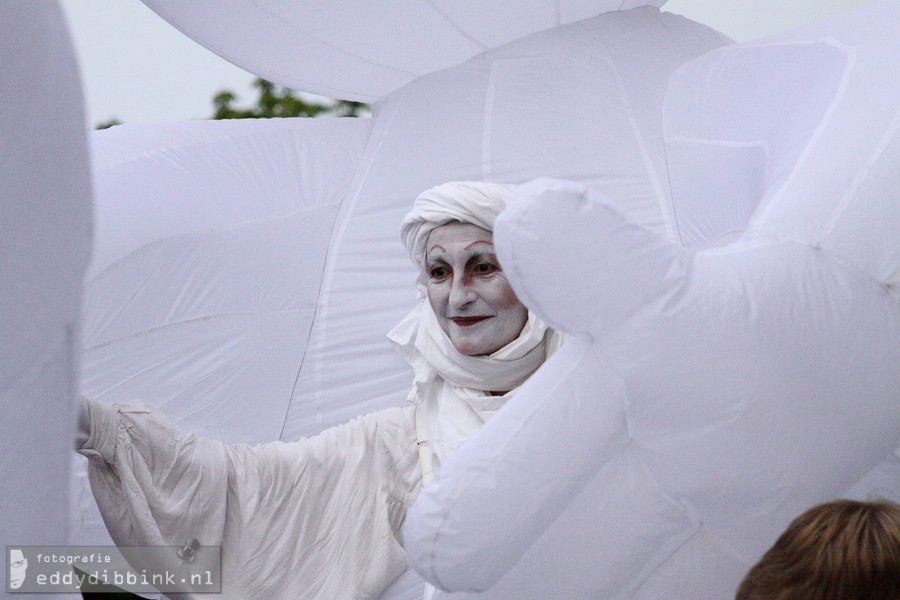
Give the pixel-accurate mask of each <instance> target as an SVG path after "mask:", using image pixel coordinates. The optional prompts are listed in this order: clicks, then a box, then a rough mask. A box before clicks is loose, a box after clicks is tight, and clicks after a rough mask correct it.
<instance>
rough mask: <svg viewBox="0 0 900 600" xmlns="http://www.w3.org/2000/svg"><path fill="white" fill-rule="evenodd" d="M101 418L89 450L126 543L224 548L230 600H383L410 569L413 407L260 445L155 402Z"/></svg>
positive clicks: (114, 409) (417, 475) (102, 496)
mask: <svg viewBox="0 0 900 600" xmlns="http://www.w3.org/2000/svg"><path fill="white" fill-rule="evenodd" d="M89 407H90V415H91V434H90V437H89V439H88V441H87V443H86V444H85V445H84V447H83V449H82V450H81V453H82V454H84V455H86V456H88V457H89V458H90V459H91V460H90V467H89V471H90V479H91V487H92V489H93V491H94V495H95V497H96V499H97V503H98V505H99V506H100V509H101V511H102V513H103V517H104V521H105V522H106V525H107V527H108V528H109V531H110V534H111V535H112V537H113V539H114V540H115V541H116V543H117V544H119V545H168V546H183V545H184V544H185V543H186V542H187V540H190V539H196V540H198V541H199V542H200V543H201V545H204V546H207V545H214V546H215V545H221V546H222V574H223V582H222V594H221V597H225V598H241V599H244V598H321V599H328V600H333V599H342V598H346V599H348V600H350V599H353V600H357V599H360V598H366V599H372V598H378V596H379V594H380V593H381V592H382V591H383V590H384V589H385V588H386V587H387V586H388V585H389V584H390V583H391V581H392V580H394V579H395V578H396V577H397V576H398V575H400V574H401V573H402V572H403V571H404V570H405V569H406V566H407V565H406V555H405V553H404V551H403V548H402V546H401V543H400V540H399V539H398V534H399V528H400V525H401V524H402V522H403V520H404V519H405V517H406V511H407V508H408V507H409V505H410V503H411V502H412V501H413V499H414V498H415V496H416V495H417V494H418V491H419V486H420V481H421V471H420V469H419V466H418V454H417V450H416V439H415V425H414V410H415V409H414V408H413V407H406V408H393V409H386V410H383V411H379V412H377V413H373V414H370V415H367V416H364V417H359V418H357V419H353V420H352V421H350V422H349V423H347V424H345V425H341V426H338V427H333V428H331V429H328V430H326V431H324V432H322V433H321V434H319V435H317V436H315V437H312V438H308V439H303V440H300V441H297V442H292V443H285V442H272V443H268V444H262V445H258V446H247V445H243V444H235V445H226V444H223V443H221V442H218V441H214V440H209V439H204V438H200V437H196V436H193V435H189V434H184V433H182V432H181V431H179V430H178V429H177V428H176V427H175V426H174V425H173V424H172V423H171V421H169V420H168V419H167V418H166V417H165V416H164V415H163V414H162V413H160V412H159V411H158V410H156V409H154V408H152V407H150V406H148V405H146V404H144V403H142V402H137V403H133V404H122V405H115V406H107V405H104V404H100V403H97V402H91V403H90V404H89ZM201 597H202V598H212V597H215V596H213V595H209V594H203V595H202V596H201Z"/></svg>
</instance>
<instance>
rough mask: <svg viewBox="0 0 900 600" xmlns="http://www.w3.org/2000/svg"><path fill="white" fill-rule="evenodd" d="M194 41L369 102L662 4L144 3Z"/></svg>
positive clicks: (318, 88)
mask: <svg viewBox="0 0 900 600" xmlns="http://www.w3.org/2000/svg"><path fill="white" fill-rule="evenodd" d="M143 2H144V3H145V4H146V5H147V6H149V7H150V8H151V9H153V10H154V11H155V12H156V13H157V14H159V15H160V16H161V17H162V18H164V19H166V20H167V21H169V23H171V24H172V25H174V26H175V27H177V28H178V29H180V30H181V31H183V32H184V33H185V34H186V35H188V36H190V37H191V38H192V39H194V40H195V41H197V42H198V43H200V44H202V45H204V46H206V47H207V48H209V49H210V50H212V51H213V52H215V53H217V54H219V55H220V56H222V57H223V58H225V59H226V60H228V61H229V62H232V63H234V64H236V65H238V66H239V67H242V68H244V69H246V70H248V71H250V72H251V73H254V74H256V75H259V76H260V77H264V78H266V79H269V80H271V81H275V82H277V83H280V84H282V85H286V86H288V87H292V88H295V89H299V90H303V91H305V92H314V93H317V94H324V95H326V96H332V97H336V98H343V99H346V100H361V101H364V102H372V101H374V100H377V99H379V98H381V97H382V96H385V95H386V94H388V93H390V92H392V91H394V90H396V89H399V88H401V87H403V86H404V85H406V84H407V83H409V82H411V81H413V80H414V79H416V78H417V77H421V76H423V75H427V74H428V73H433V72H435V71H439V70H441V69H446V68H448V67H452V66H454V65H458V64H460V63H462V62H464V61H466V60H467V59H469V58H472V57H473V56H476V55H478V54H481V53H483V52H484V51H486V50H490V49H491V48H496V47H498V46H502V45H503V44H506V43H507V42H511V41H512V40H515V39H518V38H521V37H525V36H527V35H529V34H532V33H535V32H538V31H542V30H544V29H552V28H554V27H558V26H560V25H564V24H567V23H574V22H576V21H581V20H584V19H588V18H590V17H595V16H597V15H601V14H603V13H607V12H611V11H618V10H627V9H631V8H637V7H641V6H657V7H658V6H662V5H663V4H664V3H665V2H666V0H624V1H623V0H578V1H573V0H538V1H535V0H532V1H530V2H529V3H528V5H527V7H523V6H522V4H521V2H519V1H518V0H501V1H497V0H494V1H492V2H458V1H456V0H406V1H405V2H369V1H367V0H331V1H328V2H322V1H318V2H309V1H304V2H300V1H294V2H285V1H284V0H195V1H193V2H181V1H180V0H143Z"/></svg>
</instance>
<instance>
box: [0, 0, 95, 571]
mask: <svg viewBox="0 0 900 600" xmlns="http://www.w3.org/2000/svg"><path fill="white" fill-rule="evenodd" d="M0 131H2V133H0V310H2V317H0V318H2V332H0V415H2V416H0V446H2V450H0V457H2V458H0V481H2V482H3V510H2V511H0V533H2V540H0V544H2V545H9V546H28V545H57V544H65V543H66V542H67V541H68V540H67V534H68V530H69V523H68V515H67V514H66V513H67V512H68V510H67V508H68V505H69V468H70V461H71V457H72V447H73V444H74V433H75V423H74V420H73V419H74V411H73V407H74V402H75V399H76V394H77V391H76V377H77V372H78V363H79V327H78V319H79V312H80V308H81V282H82V277H83V276H84V272H85V268H86V266H87V261H88V257H89V254H90V249H91V190H90V170H89V166H88V154H87V139H86V134H85V118H84V113H83V110H82V100H81V86H80V82H79V76H78V65H77V64H76V62H75V56H74V53H73V52H72V47H71V42H70V40H69V36H68V32H67V30H66V25H65V21H64V19H63V15H62V13H61V11H60V9H59V7H58V6H57V4H56V3H55V2H47V1H41V2H4V3H2V4H0ZM26 558H27V557H26ZM7 567H8V565H7ZM7 567H4V573H5V572H6V568H7ZM36 568H37V567H35V569H36ZM4 581H7V582H8V581H9V579H5V580H4ZM4 589H5V588H4Z"/></svg>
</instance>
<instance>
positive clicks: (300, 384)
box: [76, 7, 726, 598]
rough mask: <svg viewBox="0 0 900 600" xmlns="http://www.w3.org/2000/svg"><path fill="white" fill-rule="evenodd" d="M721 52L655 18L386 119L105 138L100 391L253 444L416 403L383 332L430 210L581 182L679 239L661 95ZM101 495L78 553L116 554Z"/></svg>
mask: <svg viewBox="0 0 900 600" xmlns="http://www.w3.org/2000/svg"><path fill="white" fill-rule="evenodd" d="M725 41H726V40H724V39H723V37H722V36H721V35H719V34H718V33H716V32H714V31H712V30H710V29H708V28H706V27H704V26H701V25H699V24H697V23H693V22H691V21H688V20H685V19H682V18H680V17H677V16H675V15H671V14H664V13H660V12H659V11H658V10H656V9H655V8H652V7H643V8H638V9H635V10H629V11H622V12H614V13H610V14H605V15H601V16H599V17H596V18H594V19H590V20H587V21H583V22H579V23H572V24H569V25H565V26H561V27H559V28H555V29H552V30H550V31H546V32H541V33H537V34H534V35H531V36H528V37H526V38H523V39H520V40H516V41H515V42H512V43H510V44H507V45H505V46H502V47H498V48H496V49H493V50H490V51H487V52H484V53H482V54H480V55H478V56H476V57H474V58H472V59H471V60H469V61H467V62H465V63H463V64H461V65H458V66H456V67H453V68H451V69H447V70H444V71H440V72H436V73H432V74H430V75H427V76H425V77H421V78H419V79H417V80H416V81H414V82H411V83H410V84H408V85H406V86H405V87H403V88H401V89H399V90H397V91H395V92H394V93H392V94H390V95H389V96H387V97H385V98H383V99H382V100H380V101H379V102H377V103H376V104H375V106H374V111H373V112H374V116H373V118H372V119H369V120H345V119H340V120H336V119H332V120H316V121H311V120H301V119H288V120H283V119H277V120H275V119H273V120H269V121H244V122H192V123H181V124H169V125H152V126H150V125H147V126H140V125H134V126H128V125H126V126H121V127H116V128H113V129H111V130H108V131H102V132H97V133H96V134H95V139H94V144H93V150H94V152H95V165H96V166H95V169H96V170H95V180H96V186H97V195H98V200H97V204H98V207H97V212H98V217H97V222H98V223H97V248H96V255H95V260H94V263H93V265H92V267H91V269H90V272H89V275H88V279H87V283H86V300H85V345H86V349H85V354H84V370H83V373H84V377H83V387H84V391H85V393H86V395H88V396H91V397H94V398H96V399H98V400H100V401H102V402H107V403H111V402H127V401H131V400H133V399H135V398H141V399H144V400H146V401H147V402H149V403H150V404H154V405H156V406H159V407H160V408H162V410H163V411H164V412H166V413H167V414H168V415H170V416H171V417H172V418H173V420H174V421H176V422H177V423H178V425H179V426H180V427H182V428H183V429H186V430H190V431H194V432H199V433H203V434H205V435H208V436H211V437H215V438H217V439H221V440H225V441H243V442H250V443H254V442H264V441H271V440H274V439H283V440H295V439H298V438H300V437H302V436H307V435H313V434H316V433H318V432H319V431H321V430H322V429H324V428H325V427H327V426H329V425H335V424H338V423H341V422H344V421H346V420H348V419H350V418H352V417H355V416H358V415H361V414H365V413H367V412H371V411H374V410H378V409H381V408H386V407H388V406H397V405H403V404H405V402H406V400H405V398H406V395H407V392H408V390H409V386H410V383H411V372H410V369H409V367H408V366H407V365H406V364H404V362H403V360H402V359H401V358H400V357H399V355H397V353H396V352H395V351H394V350H393V348H391V347H390V345H389V344H388V342H387V340H386V339H385V334H386V332H387V331H389V330H390V329H391V327H393V326H394V325H395V324H396V323H397V322H398V321H399V320H400V319H401V318H402V317H403V316H404V315H405V314H406V313H407V312H408V311H409V310H410V309H411V308H412V307H413V306H414V303H415V302H416V291H415V279H416V275H417V274H416V273H415V272H414V270H413V268H412V266H411V264H410V261H409V258H408V257H407V256H406V254H405V252H404V251H403V249H402V247H401V244H400V242H399V236H398V233H399V224H400V222H401V220H402V218H403V216H404V214H405V213H406V212H407V211H408V210H409V208H410V206H411V205H412V201H413V199H414V198H415V196H416V195H417V194H418V193H419V192H421V191H422V190H424V189H427V188H429V187H431V186H434V185H437V184H439V183H442V182H445V181H449V180H460V179H473V180H489V181H502V182H521V181H527V180H529V179H532V178H534V177H537V176H540V175H551V176H555V177H565V178H569V179H575V180H577V181H581V182H583V183H585V184H587V185H588V186H590V187H591V188H593V189H597V190H603V191H607V192H611V191H612V190H617V191H618V193H619V197H620V199H621V201H622V203H623V204H626V205H627V206H628V208H629V210H630V211H631V212H632V213H633V214H637V215H640V217H639V218H640V219H641V222H642V223H643V224H645V225H646V226H648V227H651V228H652V229H653V230H654V231H657V232H659V234H660V235H663V236H666V237H669V238H672V239H674V228H673V221H674V217H673V215H674V212H673V209H672V204H671V201H670V199H669V193H668V179H667V177H666V174H665V156H664V152H663V144H662V129H661V127H662V123H661V119H660V114H661V110H662V103H663V98H664V92H665V88H666V85H667V82H668V80H669V78H670V77H671V75H672V73H673V72H674V71H675V70H676V69H677V68H678V67H680V66H681V65H683V64H684V63H685V62H687V61H689V60H691V59H693V58H696V57H697V56H700V55H701V54H703V53H704V52H707V51H708V50H711V49H714V48H717V47H720V46H721V45H722V44H723V43H725ZM83 493H84V495H83V496H82V501H81V502H80V504H79V507H78V509H79V510H78V514H77V515H76V529H77V530H78V531H79V534H80V536H79V540H80V541H84V542H95V543H100V542H101V541H104V540H105V539H106V538H105V537H101V534H102V535H104V536H105V529H103V525H102V523H100V521H99V517H98V515H96V513H95V510H96V509H94V507H93V501H92V499H91V498H90V495H89V492H88V491H87V490H86V487H84V486H83ZM174 542H175V543H183V540H174ZM534 576H535V577H540V576H541V574H540V573H534ZM404 593H405V594H406V595H403V596H399V595H398V596H393V597H404V598H414V597H416V596H418V597H421V584H419V586H418V589H416V590H414V591H407V592H404ZM398 594H399V592H398Z"/></svg>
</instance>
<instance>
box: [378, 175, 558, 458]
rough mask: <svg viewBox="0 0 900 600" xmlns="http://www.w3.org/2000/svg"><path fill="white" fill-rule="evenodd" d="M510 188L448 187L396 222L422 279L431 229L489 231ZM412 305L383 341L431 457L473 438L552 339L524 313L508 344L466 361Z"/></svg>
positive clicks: (423, 307)
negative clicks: (418, 409) (401, 362)
mask: <svg viewBox="0 0 900 600" xmlns="http://www.w3.org/2000/svg"><path fill="white" fill-rule="evenodd" d="M514 189H515V186H512V185H504V184H499V183H482V182H475V181H454V182H450V183H445V184H443V185H439V186H437V187H434V188H431V189H430V190H427V191H426V192H423V193H422V194H421V195H419V197H418V198H416V201H415V203H414V204H413V207H412V210H411V211H410V212H409V214H408V215H406V218H405V219H403V224H402V226H401V232H400V235H401V237H402V239H403V244H404V245H405V246H406V249H407V251H408V252H409V255H410V258H412V260H413V262H414V263H416V264H417V265H418V266H419V268H420V269H421V270H422V271H423V272H424V263H425V242H426V241H427V239H428V234H429V233H431V231H432V230H433V229H435V228H436V227H440V226H441V225H446V224H447V223H450V222H454V221H460V222H462V223H471V224H472V225H476V226H478V227H481V228H482V229H486V230H487V231H493V229H494V221H495V220H496V219H497V216H498V215H499V214H500V213H501V212H502V211H503V209H504V208H505V207H506V201H507V200H508V199H509V197H510V195H511V194H512V192H513V190H514ZM420 291H421V292H422V293H421V294H420V298H419V303H418V305H417V306H416V308H415V309H413V311H412V312H411V313H409V315H407V316H406V318H405V319H403V321H401V322H400V324H398V325H397V326H396V327H395V328H394V329H393V330H392V331H391V332H390V333H389V334H388V339H390V340H391V342H393V344H394V346H395V347H396V348H397V350H398V351H399V352H400V354H401V355H402V356H403V357H404V358H405V359H406V360H407V362H409V364H410V365H411V366H412V367H413V370H414V372H415V379H414V381H413V388H412V391H411V392H410V395H409V399H410V400H411V401H413V402H416V403H424V404H425V405H427V407H428V409H427V413H428V429H429V431H430V436H431V442H432V444H433V448H434V450H435V453H436V455H437V456H438V457H439V458H446V456H447V455H448V454H449V453H451V452H452V451H453V450H455V449H456V448H457V447H458V446H459V445H460V444H462V443H463V442H464V441H465V440H466V439H468V437H470V436H471V435H473V434H474V433H475V432H476V431H478V429H479V428H480V427H481V425H482V424H483V423H484V422H485V421H486V420H487V419H488V418H489V417H490V416H491V415H493V414H494V413H495V412H497V411H498V410H499V409H500V408H501V407H502V405H503V404H504V403H505V402H506V401H507V400H509V397H510V395H511V393H512V392H509V393H507V394H505V395H504V396H492V395H490V392H491V391H503V390H514V389H515V388H517V387H518V386H519V385H521V384H522V383H523V382H524V381H525V380H526V379H528V377H530V376H531V374H532V373H534V371H535V370H537V368H538V367H539V366H540V365H541V364H542V363H543V362H544V360H545V359H546V357H547V354H548V351H550V350H552V349H555V348H556V347H557V346H558V344H559V342H560V338H559V336H558V335H556V334H555V333H554V332H553V331H552V330H549V329H548V328H547V326H546V325H545V324H544V323H543V322H542V321H541V320H540V319H538V318H537V316H536V315H534V314H533V313H531V312H530V311H529V313H528V321H527V322H526V323H525V327H524V328H523V329H522V332H521V333H520V334H519V337H517V338H516V339H515V340H513V341H512V342H510V343H509V344H507V345H506V346H504V347H503V348H500V349H499V350H497V351H496V352H494V353H492V354H490V355H488V356H466V355H464V354H461V353H460V352H458V351H457V350H456V348H454V347H453V344H452V342H451V341H450V339H449V338H448V337H447V335H446V334H445V333H444V331H443V330H442V329H441V327H440V325H439V323H438V321H437V317H436V316H435V314H434V311H433V310H432V309H431V304H430V303H429V302H427V301H426V300H425V293H424V290H423V289H422V288H421V287H420Z"/></svg>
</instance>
